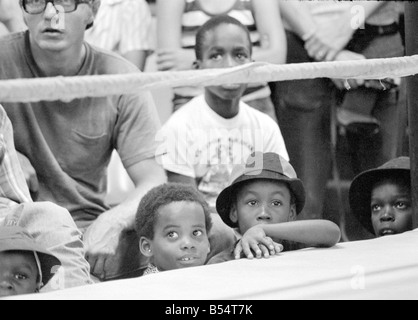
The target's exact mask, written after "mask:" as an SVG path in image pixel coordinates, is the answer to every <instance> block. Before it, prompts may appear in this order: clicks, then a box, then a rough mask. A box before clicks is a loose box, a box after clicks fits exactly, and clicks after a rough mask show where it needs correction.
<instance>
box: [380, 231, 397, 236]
mask: <svg viewBox="0 0 418 320" xmlns="http://www.w3.org/2000/svg"><path fill="white" fill-rule="evenodd" d="M379 234H380V236H381V237H384V236H393V235H395V234H396V232H395V231H394V230H392V229H382V230H381V231H380V232H379Z"/></svg>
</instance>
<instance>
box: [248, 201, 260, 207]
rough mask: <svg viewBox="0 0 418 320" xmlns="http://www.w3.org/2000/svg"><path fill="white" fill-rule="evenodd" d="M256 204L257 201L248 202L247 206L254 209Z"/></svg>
mask: <svg viewBox="0 0 418 320" xmlns="http://www.w3.org/2000/svg"><path fill="white" fill-rule="evenodd" d="M257 204H258V202H257V201H255V200H254V201H250V202H248V205H249V206H250V207H255V206H256V205H257Z"/></svg>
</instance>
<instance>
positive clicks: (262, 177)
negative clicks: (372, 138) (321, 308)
mask: <svg viewBox="0 0 418 320" xmlns="http://www.w3.org/2000/svg"><path fill="white" fill-rule="evenodd" d="M25 3H26V2H25ZM46 5H47V4H46ZM195 54H196V62H195V64H194V65H195V68H196V69H211V68H230V67H234V66H239V65H243V64H247V63H251V62H252V61H253V42H252V40H251V34H250V32H249V31H248V28H247V27H246V26H244V25H243V24H242V23H241V22H239V21H238V20H236V19H235V18H232V17H230V16H227V15H221V16H217V17H215V18H212V19H210V20H209V21H208V22H206V23H205V24H204V25H203V26H202V27H201V28H200V29H199V31H198V33H197V37H196V46H195ZM246 90H247V86H246V85H241V84H240V85H238V84H230V85H222V86H213V87H208V88H205V90H204V93H203V94H202V95H200V96H198V97H196V98H194V99H193V100H191V101H190V102H189V103H188V104H187V105H185V106H183V107H182V108H181V109H180V110H179V111H177V112H176V113H175V114H174V115H173V116H172V118H171V119H170V120H169V121H168V122H167V123H166V124H165V126H164V127H163V128H162V130H161V131H160V132H159V133H158V136H159V137H163V139H162V141H160V142H161V146H160V148H159V151H161V152H160V153H159V154H157V155H156V156H157V160H159V161H160V163H161V165H162V166H163V168H164V169H165V170H166V172H167V175H168V183H165V184H161V185H159V186H157V187H154V188H152V190H151V191H149V192H148V193H147V194H146V195H145V196H143V197H142V200H141V202H140V204H139V207H138V210H137V213H136V218H135V231H136V241H137V242H136V243H135V246H136V247H139V249H140V255H141V261H142V262H143V263H141V270H140V274H141V275H143V276H147V275H150V274H154V273H159V272H165V271H170V270H175V269H182V268H191V267H198V266H204V265H207V264H217V263H224V262H227V261H230V260H236V259H242V258H248V259H254V258H257V259H262V258H270V257H274V256H276V255H280V254H281V253H282V252H283V251H292V250H298V249H300V248H304V247H318V248H329V247H333V246H335V245H336V244H337V243H338V242H339V241H340V240H341V231H340V229H339V227H338V226H337V225H336V224H334V223H333V222H330V221H326V220H303V219H300V213H301V212H302V211H303V210H304V207H305V203H306V198H307V191H306V189H305V187H304V183H303V181H301V180H300V179H299V178H298V175H297V173H296V171H295V169H294V168H293V166H292V165H291V159H289V155H288V152H287V149H286V145H285V141H284V139H283V137H282V134H281V131H280V129H279V127H278V126H277V123H275V122H274V120H272V119H271V118H270V117H268V116H267V115H265V114H263V113H261V112H260V111H257V110H255V109H253V108H251V107H249V106H248V105H247V104H245V103H243V102H242V101H241V98H242V96H243V95H244V94H245V92H246ZM120 143H122V142H120ZM2 152H3V150H2ZM1 161H2V162H4V161H5V160H4V157H2V158H1ZM410 167H411V165H410V159H409V158H398V159H395V160H392V161H390V162H389V163H387V164H385V165H383V166H382V167H379V168H377V169H373V170H369V171H366V172H364V173H362V174H360V175H359V176H358V177H356V178H355V180H354V181H353V183H352V185H351V189H350V205H351V208H352V212H353V214H354V215H355V216H356V217H357V218H358V219H359V221H360V222H361V223H362V225H363V226H364V228H365V229H367V230H368V231H370V232H372V233H373V234H375V235H376V237H383V236H392V235H396V234H401V233H404V232H407V231H411V230H412V229H413V223H412V220H413V218H412V216H413V212H412V199H411V198H412V195H411V168H410ZM48 232H54V231H53V230H49V231H48ZM50 249H51V248H46V246H45V244H42V245H41V244H40V243H39V241H37V240H36V239H34V237H33V235H31V234H29V232H28V231H27V230H26V231H25V230H24V229H22V228H20V227H16V226H15V225H13V224H10V223H7V220H6V219H4V215H1V214H0V298H1V297H7V296H11V295H20V294H30V293H36V292H40V290H41V289H42V288H43V287H44V286H45V285H47V284H48V282H49V281H50V280H51V279H52V277H53V276H54V274H55V273H57V272H58V269H59V268H60V266H61V265H63V266H64V264H65V263H63V261H61V257H60V258H58V257H57V256H56V254H54V253H52V250H50ZM144 261H145V262H144ZM98 263H99V262H96V267H97V264H98ZM93 268H94V267H93ZM67 271H68V269H67Z"/></svg>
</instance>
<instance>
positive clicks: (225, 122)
mask: <svg viewBox="0 0 418 320" xmlns="http://www.w3.org/2000/svg"><path fill="white" fill-rule="evenodd" d="M195 99H196V100H197V102H198V103H199V104H200V105H202V112H203V113H205V114H206V115H207V116H208V117H210V118H211V119H213V120H214V121H215V122H216V123H218V124H220V125H221V126H223V127H225V128H230V129H235V128H237V127H238V125H239V124H240V123H241V121H242V117H243V116H244V113H245V112H244V109H245V108H246V107H247V105H246V104H245V103H243V102H240V106H239V111H238V114H237V115H236V116H235V117H234V118H231V119H225V118H224V117H222V116H220V115H219V114H218V113H216V112H215V111H214V110H213V109H212V108H211V107H210V106H209V104H208V103H207V102H206V99H205V96H203V95H202V96H199V97H197V98H195ZM199 100H200V101H199Z"/></svg>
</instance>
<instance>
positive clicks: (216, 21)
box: [195, 15, 253, 60]
mask: <svg viewBox="0 0 418 320" xmlns="http://www.w3.org/2000/svg"><path fill="white" fill-rule="evenodd" d="M221 25H235V26H237V27H239V28H241V29H242V30H243V31H244V32H245V33H246V34H247V36H248V43H249V44H250V52H251V54H252V51H253V46H252V41H251V35H250V31H249V30H248V28H247V27H246V26H244V25H243V24H242V23H241V22H240V21H238V20H237V19H235V18H233V17H230V16H228V15H221V16H217V17H214V18H212V19H210V20H209V21H208V22H206V23H205V24H204V25H203V26H201V27H200V29H199V31H198V32H197V35H196V47H195V52H196V58H197V59H198V60H202V59H203V46H204V44H205V40H206V35H207V34H208V33H209V32H210V31H213V30H214V29H216V28H217V27H219V26H221Z"/></svg>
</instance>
